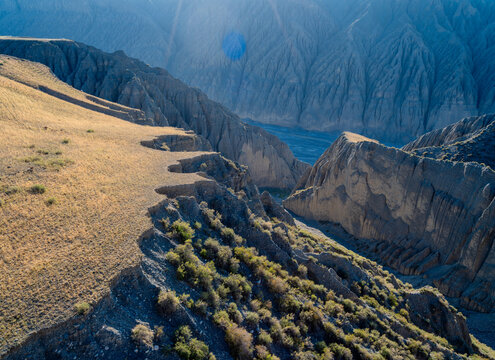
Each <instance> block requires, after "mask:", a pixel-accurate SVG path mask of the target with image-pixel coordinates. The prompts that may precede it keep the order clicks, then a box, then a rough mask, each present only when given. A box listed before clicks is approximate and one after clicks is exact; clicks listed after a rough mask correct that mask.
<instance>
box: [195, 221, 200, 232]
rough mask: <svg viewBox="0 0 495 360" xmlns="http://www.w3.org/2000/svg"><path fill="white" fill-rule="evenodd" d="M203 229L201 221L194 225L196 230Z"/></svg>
mask: <svg viewBox="0 0 495 360" xmlns="http://www.w3.org/2000/svg"><path fill="white" fill-rule="evenodd" d="M201 227H202V226H201V223H200V222H199V221H196V222H195V223H194V228H195V229H196V230H200V229H201Z"/></svg>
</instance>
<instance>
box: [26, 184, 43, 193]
mask: <svg viewBox="0 0 495 360" xmlns="http://www.w3.org/2000/svg"><path fill="white" fill-rule="evenodd" d="M29 191H30V192H31V193H32V194H44V193H45V192H46V187H45V185H41V184H35V185H33V186H31V187H30V188H29Z"/></svg>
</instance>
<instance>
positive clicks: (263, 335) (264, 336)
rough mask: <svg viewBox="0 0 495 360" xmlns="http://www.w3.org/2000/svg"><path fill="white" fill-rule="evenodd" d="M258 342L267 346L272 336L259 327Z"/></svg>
mask: <svg viewBox="0 0 495 360" xmlns="http://www.w3.org/2000/svg"><path fill="white" fill-rule="evenodd" d="M258 342H259V343H260V344H262V345H267V346H269V345H271V343H272V342H273V340H272V337H271V336H270V334H269V333H268V332H266V331H265V330H263V329H261V331H260V334H259V335H258Z"/></svg>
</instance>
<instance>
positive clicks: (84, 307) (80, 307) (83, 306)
mask: <svg viewBox="0 0 495 360" xmlns="http://www.w3.org/2000/svg"><path fill="white" fill-rule="evenodd" d="M74 309H75V310H76V312H77V314H78V315H86V314H87V313H89V310H91V305H89V304H88V303H87V302H79V303H77V304H76V305H74Z"/></svg>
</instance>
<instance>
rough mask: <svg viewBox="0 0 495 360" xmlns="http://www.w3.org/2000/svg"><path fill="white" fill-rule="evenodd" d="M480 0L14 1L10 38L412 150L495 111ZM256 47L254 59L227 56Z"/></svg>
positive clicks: (239, 109) (5, 23)
mask: <svg viewBox="0 0 495 360" xmlns="http://www.w3.org/2000/svg"><path fill="white" fill-rule="evenodd" d="M494 19H495V4H494V2H493V1H480V0H438V1H430V0H406V1H397V0H379V1H378V0H349V1H342V0H329V1H321V0H307V1H304V2H302V1H287V0H273V1H265V0H254V1H253V0H239V1H224V0H210V1H201V0H190V1H180V0H155V1H146V2H143V1H141V0H126V1H118V0H86V1H83V2H77V3H75V2H74V1H69V0H39V1H36V2H33V1H31V0H6V1H2V3H1V4H0V32H2V33H4V34H9V35H19V36H43V37H65V38H70V39H74V40H77V41H82V42H85V43H88V44H91V45H93V46H97V47H98V48H102V49H104V50H106V51H116V50H120V49H123V50H125V51H126V53H128V54H130V55H131V56H133V57H138V58H140V59H142V60H144V61H146V62H148V63H150V64H152V65H156V66H162V67H165V68H166V69H168V70H169V71H171V73H172V74H174V75H175V76H177V77H179V78H180V79H182V80H184V81H186V82H187V83H188V84H190V85H193V86H198V87H199V88H201V89H202V90H203V91H205V92H206V93H207V94H208V96H210V97H211V98H212V99H215V100H217V101H220V102H221V103H222V104H224V105H226V106H227V107H229V108H230V109H232V110H233V111H235V112H236V113H238V114H239V115H241V116H242V117H250V118H253V119H255V120H258V121H262V122H266V123H273V124H278V125H282V124H283V125H287V126H298V127H304V128H306V129H313V130H325V131H344V130H347V131H354V132H358V133H361V134H365V135H367V136H371V137H373V138H378V139H380V140H383V141H387V142H396V141H398V142H407V141H410V140H411V139H413V138H415V137H417V136H419V135H421V134H423V133H425V132H427V131H430V130H432V129H436V128H441V127H444V126H446V125H448V124H451V123H453V122H455V121H457V120H458V119H460V118H462V117H464V116H471V115H479V114H483V113H488V112H494V111H495V107H494V106H495V102H494V98H495V97H494V94H495V93H494V91H495V90H494V88H495V87H494V84H495V75H494V74H495V71H494V61H493V58H494V56H493V54H494V50H495V45H494V43H493V41H491V39H493V38H494V37H495V27H494V26H493V24H494ZM233 31H234V32H238V33H240V34H242V35H243V36H244V38H245V41H246V45H247V50H246V53H245V54H244V56H243V57H242V58H241V59H239V60H237V61H232V60H230V59H229V58H227V57H226V56H225V54H224V53H223V51H222V42H223V40H224V38H225V37H226V35H227V34H229V33H231V32H233Z"/></svg>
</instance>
